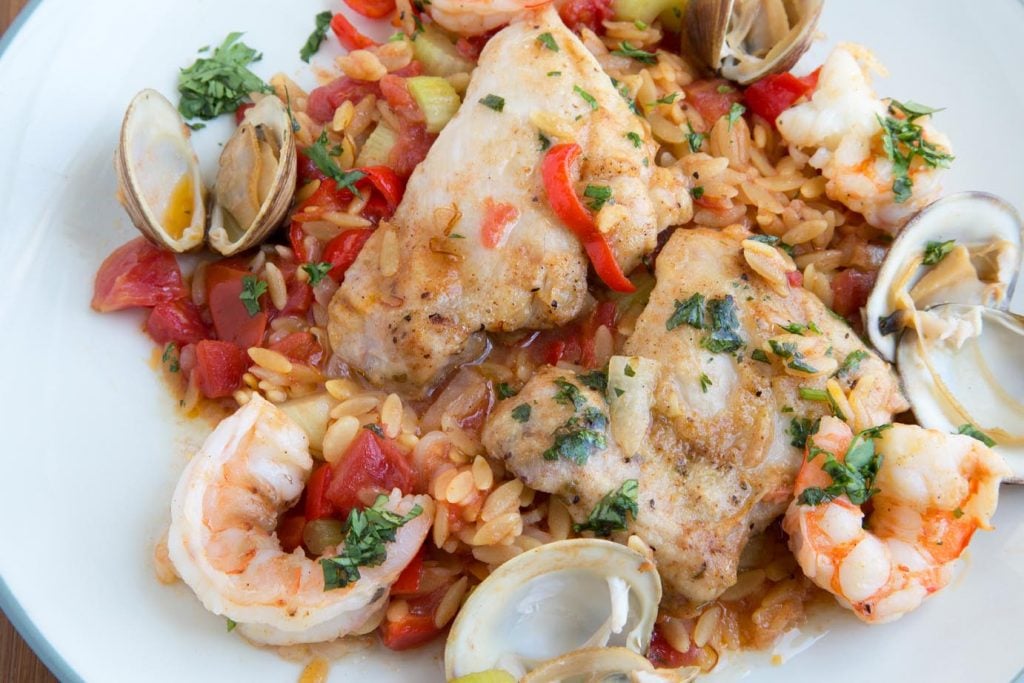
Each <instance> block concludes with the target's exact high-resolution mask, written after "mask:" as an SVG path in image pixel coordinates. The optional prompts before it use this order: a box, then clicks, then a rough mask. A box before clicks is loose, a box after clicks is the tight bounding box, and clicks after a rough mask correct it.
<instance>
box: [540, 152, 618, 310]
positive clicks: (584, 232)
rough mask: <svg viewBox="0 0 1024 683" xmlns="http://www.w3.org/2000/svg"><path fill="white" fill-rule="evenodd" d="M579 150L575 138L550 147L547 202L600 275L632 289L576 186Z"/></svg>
mask: <svg viewBox="0 0 1024 683" xmlns="http://www.w3.org/2000/svg"><path fill="white" fill-rule="evenodd" d="M580 151H581V150H580V146H579V145H577V144H576V143H574V142H572V143H563V144H560V145H555V146H554V147H552V148H551V149H549V150H548V153H547V154H546V155H545V156H544V160H543V161H542V162H541V176H542V177H543V179H544V189H545V191H546V192H547V195H548V203H549V204H550V205H551V210H552V211H554V212H555V215H556V216H558V219H559V220H560V221H562V222H563V223H565V225H566V227H567V228H569V229H570V230H572V232H573V234H575V235H576V237H578V238H579V240H580V242H582V243H583V248H584V249H585V250H586V252H587V256H589V257H590V262H591V263H592V264H594V270H595V271H596V272H597V276H598V277H599V278H601V280H602V281H603V282H604V283H605V284H606V285H608V286H609V287H610V288H611V289H613V290H615V291H616V292H633V291H635V290H636V288H635V287H634V286H633V283H632V282H630V281H629V278H627V277H626V275H625V274H624V273H623V272H622V268H620V267H619V264H618V262H617V261H616V260H615V255H614V254H612V249H611V247H610V246H609V245H608V241H607V240H606V239H605V238H604V235H603V234H601V231H600V230H598V229H597V225H596V224H595V223H594V217H593V216H591V215H590V212H589V211H588V210H587V208H586V207H585V206H583V203H582V202H581V201H580V198H579V197H578V196H577V195H576V190H575V189H574V188H573V177H572V165H573V163H574V162H575V161H576V159H577V157H579V155H580Z"/></svg>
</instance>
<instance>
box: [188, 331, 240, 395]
mask: <svg viewBox="0 0 1024 683" xmlns="http://www.w3.org/2000/svg"><path fill="white" fill-rule="evenodd" d="M247 367H249V356H248V355H246V353H245V351H243V350H242V349H241V348H239V347H238V346H237V345H235V344H232V343H231V342H226V341H217V340H213V339H204V340H202V341H201V342H199V343H198V344H196V367H195V370H194V372H197V373H199V375H198V378H197V379H198V382H199V390H200V391H201V392H202V394H203V396H206V397H207V398H222V397H224V396H230V395H231V394H233V393H234V392H235V390H236V389H238V388H239V387H240V386H241V385H242V375H243V374H245V369H246V368H247Z"/></svg>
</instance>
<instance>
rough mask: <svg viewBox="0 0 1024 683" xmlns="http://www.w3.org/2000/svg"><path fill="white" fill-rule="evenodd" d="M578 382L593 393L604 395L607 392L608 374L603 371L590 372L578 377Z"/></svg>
mask: <svg viewBox="0 0 1024 683" xmlns="http://www.w3.org/2000/svg"><path fill="white" fill-rule="evenodd" d="M579 380H580V384H582V385H583V386H585V387H590V388H591V389H593V390H594V391H600V392H601V393H604V392H605V391H607V390H608V373H607V372H605V371H603V370H591V371H590V372H588V373H587V374H585V375H580V376H579Z"/></svg>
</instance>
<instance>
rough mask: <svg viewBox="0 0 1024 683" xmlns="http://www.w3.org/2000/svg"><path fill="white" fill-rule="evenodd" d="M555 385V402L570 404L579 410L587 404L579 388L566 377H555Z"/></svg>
mask: <svg viewBox="0 0 1024 683" xmlns="http://www.w3.org/2000/svg"><path fill="white" fill-rule="evenodd" d="M555 386H557V387H558V391H556V392H555V397H554V398H555V403H561V404H562V405H566V406H570V405H571V406H572V407H573V409H574V410H579V409H580V408H582V407H583V406H585V405H586V404H587V399H585V398H583V394H581V393H580V388H579V387H578V386H576V385H575V384H573V383H572V382H570V381H569V380H567V379H566V378H564V377H559V378H558V379H556V380H555Z"/></svg>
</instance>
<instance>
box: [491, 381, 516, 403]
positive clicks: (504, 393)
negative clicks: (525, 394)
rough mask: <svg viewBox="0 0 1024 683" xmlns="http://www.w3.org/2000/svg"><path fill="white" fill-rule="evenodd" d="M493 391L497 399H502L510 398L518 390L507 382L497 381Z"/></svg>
mask: <svg viewBox="0 0 1024 683" xmlns="http://www.w3.org/2000/svg"><path fill="white" fill-rule="evenodd" d="M494 393H495V394H497V396H498V400H499V401H504V400H505V399H506V398H512V397H513V396H515V395H516V394H518V393H519V392H518V391H516V390H515V389H513V388H512V387H511V386H509V384H508V382H499V383H498V385H497V386H495V387H494Z"/></svg>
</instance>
